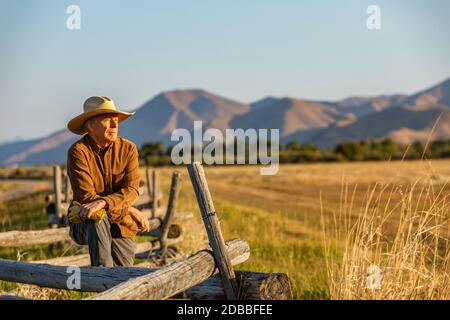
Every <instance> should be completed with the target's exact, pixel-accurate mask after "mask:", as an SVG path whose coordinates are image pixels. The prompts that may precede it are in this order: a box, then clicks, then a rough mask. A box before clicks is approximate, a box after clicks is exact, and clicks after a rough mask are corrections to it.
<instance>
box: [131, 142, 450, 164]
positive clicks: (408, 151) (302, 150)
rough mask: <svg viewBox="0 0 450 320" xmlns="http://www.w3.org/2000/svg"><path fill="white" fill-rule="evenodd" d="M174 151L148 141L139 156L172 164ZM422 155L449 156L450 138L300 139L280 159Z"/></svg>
mask: <svg viewBox="0 0 450 320" xmlns="http://www.w3.org/2000/svg"><path fill="white" fill-rule="evenodd" d="M269 143H270V142H269ZM269 149H270V148H269ZM225 150H226V148H224V157H225V155H226V151H225ZM235 152H236V150H235ZM246 152H247V156H248V148H246ZM171 153H172V146H168V147H165V145H164V143H163V142H148V143H144V144H143V145H142V147H141V149H140V150H139V158H140V161H141V164H142V165H146V166H163V165H171V164H172V161H171ZM192 154H193V150H192ZM423 158H424V159H440V158H450V139H449V140H435V141H432V142H430V143H428V144H426V143H423V142H421V141H416V142H414V143H412V144H409V145H403V144H400V143H397V142H395V141H393V140H392V139H384V140H381V141H377V140H362V141H342V142H341V143H339V144H338V145H337V146H336V147H334V148H331V149H326V148H319V147H317V146H315V145H313V144H311V143H306V144H301V143H299V142H298V141H291V142H289V143H286V144H284V145H280V147H279V160H280V163H309V162H345V161H386V160H401V159H403V160H417V159H423Z"/></svg>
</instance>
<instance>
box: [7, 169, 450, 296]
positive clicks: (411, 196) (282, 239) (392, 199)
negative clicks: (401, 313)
mask: <svg viewBox="0 0 450 320" xmlns="http://www.w3.org/2000/svg"><path fill="white" fill-rule="evenodd" d="M174 169H176V170H179V171H180V172H181V173H182V179H183V182H182V188H181V194H180V200H179V205H178V209H179V210H182V211H192V212H194V216H195V219H196V223H195V226H190V227H189V228H188V230H186V231H185V236H186V241H185V242H184V243H183V244H182V245H181V249H182V250H183V251H184V252H193V251H195V250H197V249H199V248H201V247H202V246H204V245H205V241H204V240H205V239H206V236H205V233H204V231H203V226H202V222H201V219H200V213H199V210H198V206H197V203H196V198H195V195H194V192H193V189H192V186H191V182H190V180H189V176H188V173H187V170H186V168H184V167H178V168H174V167H164V168H158V169H157V172H158V181H159V182H160V187H161V191H162V194H163V204H164V205H165V203H166V201H167V194H168V189H169V183H170V175H171V173H172V172H173V170H174ZM141 170H142V171H141V173H142V177H143V178H144V169H143V168H142V169H141ZM205 172H206V176H207V180H208V184H209V188H210V191H211V194H212V197H213V200H214V204H215V208H216V211H217V212H218V215H219V219H220V221H221V227H222V230H223V234H224V238H225V239H231V238H236V237H239V238H241V239H244V240H246V241H248V242H249V244H250V249H251V257H250V259H249V260H248V261H247V262H245V263H243V264H242V265H239V266H237V267H236V268H237V269H243V270H254V271H262V272H284V273H287V274H288V275H289V277H290V278H291V281H292V285H293V292H294V297H295V298H296V299H330V298H331V299H449V298H450V285H449V283H450V268H449V262H448V261H449V259H450V250H449V247H450V246H449V239H450V233H449V229H450V219H449V217H450V210H449V201H448V196H449V191H450V189H449V186H448V181H449V179H450V160H433V161H426V160H423V161H393V162H348V163H327V164H323V163H320V164H296V165H281V166H280V170H279V172H278V174H276V175H274V176H262V175H260V172H259V166H220V167H218V166H215V167H205ZM39 197H40V199H41V198H43V196H42V195H39ZM6 214H7V208H5V207H4V208H3V209H1V211H0V221H2V226H3V229H11V228H16V229H19V227H16V225H17V224H16V222H17V223H18V222H19V221H20V224H21V226H22V227H20V228H21V229H29V228H30V227H28V226H24V224H26V223H27V222H25V221H24V219H20V220H19V218H17V219H15V218H11V217H8V218H6V216H5V215H6ZM41 216H42V222H36V221H35V222H31V221H30V225H33V226H44V225H45V218H46V217H45V215H44V214H43V213H42V212H41V213H40V215H39V216H38V215H36V219H38V220H39V219H41V218H40V217H41ZM30 217H31V216H30ZM30 219H32V218H30ZM6 220H8V222H5V221H6ZM15 221H16V222H15ZM1 253H2V251H0V254H1ZM3 253H4V254H6V255H7V256H8V257H11V256H12V255H13V252H9V251H8V252H3ZM36 254H37V253H36ZM32 255H33V253H31V256H32ZM37 255H38V256H39V257H40V258H42V256H43V255H45V253H42V250H40V251H39V254H37ZM2 257H6V256H2ZM373 265H375V266H379V267H380V269H381V270H382V272H383V278H382V281H381V288H376V289H373V288H367V277H368V275H367V270H368V269H367V268H368V267H369V266H373ZM4 287H5V286H4Z"/></svg>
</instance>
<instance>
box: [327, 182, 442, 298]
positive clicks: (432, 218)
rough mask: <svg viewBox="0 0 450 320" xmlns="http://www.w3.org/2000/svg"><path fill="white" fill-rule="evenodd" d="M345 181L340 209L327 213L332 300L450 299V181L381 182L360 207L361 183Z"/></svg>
mask: <svg viewBox="0 0 450 320" xmlns="http://www.w3.org/2000/svg"><path fill="white" fill-rule="evenodd" d="M343 186H344V187H343V190H342V192H341V205H340V207H339V210H338V211H337V213H335V214H334V215H333V217H332V219H330V217H325V216H323V222H324V223H323V227H324V234H325V237H324V242H325V247H326V248H327V255H326V257H327V266H328V274H329V286H330V289H329V290H330V297H331V299H383V300H385V299H395V300H399V299H405V300H411V299H420V300H423V299H450V211H449V209H450V208H449V205H450V203H449V195H448V194H446V193H445V189H446V186H447V185H446V184H443V185H441V186H436V185H435V183H434V182H433V180H431V179H417V180H415V181H413V182H411V183H409V184H408V185H407V186H401V185H400V186H399V185H395V184H394V183H393V182H390V183H387V184H375V185H374V186H373V187H371V188H369V189H368V190H367V192H366V193H365V198H364V201H363V206H361V207H360V208H359V209H356V208H355V206H354V199H355V194H357V193H358V190H357V188H356V187H355V188H354V189H353V190H352V191H351V192H350V191H349V188H348V184H347V183H343ZM355 214H356V217H355ZM330 220H331V221H330ZM327 221H328V222H327ZM336 247H340V248H342V256H336V255H335V253H334V249H335V248H336ZM330 249H332V250H330Z"/></svg>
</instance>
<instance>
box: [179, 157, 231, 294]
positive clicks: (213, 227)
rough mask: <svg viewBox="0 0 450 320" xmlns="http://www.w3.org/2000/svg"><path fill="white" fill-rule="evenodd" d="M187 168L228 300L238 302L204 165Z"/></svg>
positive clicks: (191, 165) (194, 164) (189, 165)
mask: <svg viewBox="0 0 450 320" xmlns="http://www.w3.org/2000/svg"><path fill="white" fill-rule="evenodd" d="M187 167H188V171H189V176H190V178H191V182H192V186H193V187H194V191H195V195H196V196H197V202H198V205H199V207H200V212H201V214H202V218H203V223H204V224H205V228H206V232H207V234H208V239H209V244H210V246H211V248H212V251H213V254H214V258H215V260H216V264H217V267H218V269H219V271H220V275H221V277H222V281H223V284H224V289H225V292H226V294H227V298H228V299H229V300H237V299H238V294H237V293H238V290H237V282H236V276H235V274H234V270H233V266H232V264H231V261H230V258H229V257H228V255H227V251H226V247H225V241H224V240H223V236H222V231H221V230H220V223H219V219H218V217H217V214H216V210H215V208H214V204H213V201H212V198H211V194H210V192H209V189H208V183H207V181H206V177H205V172H204V171H203V167H202V165H201V164H200V163H198V162H194V163H192V164H188V166H187Z"/></svg>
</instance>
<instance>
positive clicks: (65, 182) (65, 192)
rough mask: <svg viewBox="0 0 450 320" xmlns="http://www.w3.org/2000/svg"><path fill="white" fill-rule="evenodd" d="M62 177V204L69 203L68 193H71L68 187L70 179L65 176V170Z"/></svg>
mask: <svg viewBox="0 0 450 320" xmlns="http://www.w3.org/2000/svg"><path fill="white" fill-rule="evenodd" d="M63 177H64V202H69V201H70V197H71V195H70V193H71V192H70V191H71V186H70V179H69V175H68V174H67V170H63Z"/></svg>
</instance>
